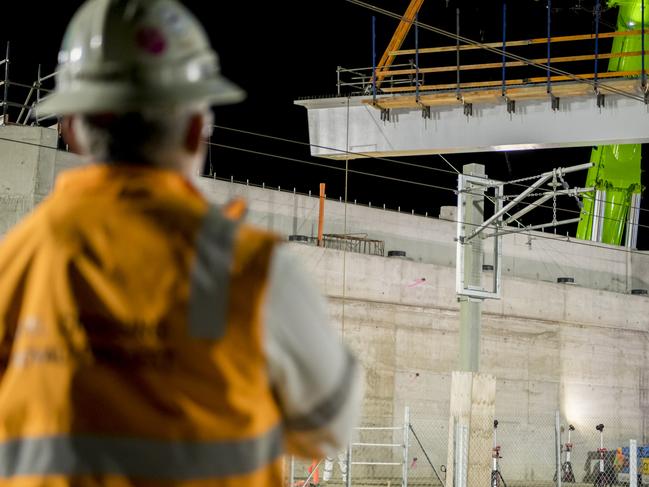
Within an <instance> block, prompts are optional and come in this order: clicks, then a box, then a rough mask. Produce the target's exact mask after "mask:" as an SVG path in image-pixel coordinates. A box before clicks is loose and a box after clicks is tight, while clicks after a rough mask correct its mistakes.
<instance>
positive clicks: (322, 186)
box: [318, 183, 325, 247]
mask: <svg viewBox="0 0 649 487" xmlns="http://www.w3.org/2000/svg"><path fill="white" fill-rule="evenodd" d="M324 204H325V183H320V214H319V215H318V247H323V244H324V242H323V240H322V235H323V232H324Z"/></svg>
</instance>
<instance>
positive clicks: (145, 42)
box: [135, 27, 167, 55]
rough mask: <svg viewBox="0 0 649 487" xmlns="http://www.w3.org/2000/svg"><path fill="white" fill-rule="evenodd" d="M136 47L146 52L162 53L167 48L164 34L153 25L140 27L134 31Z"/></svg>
mask: <svg viewBox="0 0 649 487" xmlns="http://www.w3.org/2000/svg"><path fill="white" fill-rule="evenodd" d="M135 38H136V41H137V45H138V47H140V49H142V50H143V51H145V52H146V53H148V54H153V55H158V54H162V53H163V52H164V51H165V50H166V49H167V40H166V39H165V36H164V34H163V33H162V32H161V31H160V30H159V29H157V28H155V27H141V28H140V29H138V30H137V32H136V33H135Z"/></svg>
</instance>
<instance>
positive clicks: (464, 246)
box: [455, 163, 594, 299]
mask: <svg viewBox="0 0 649 487" xmlns="http://www.w3.org/2000/svg"><path fill="white" fill-rule="evenodd" d="M592 166H593V164H592V163H586V164H580V165H577V166H571V167H566V168H558V169H553V170H552V171H549V172H546V173H543V174H540V175H539V176H538V178H537V180H536V181H535V182H534V183H533V184H532V185H530V186H528V187H527V188H526V189H525V190H524V191H523V192H522V193H520V194H518V195H516V196H513V195H512V197H505V196H504V194H503V193H504V187H505V186H506V185H507V184H508V183H504V182H501V181H496V180H493V179H487V178H483V177H476V176H470V175H466V174H460V175H459V176H458V191H457V195H458V196H457V198H458V199H457V211H458V222H457V233H456V242H457V254H456V289H455V291H456V293H457V294H458V295H459V296H466V297H469V298H475V299H499V298H500V280H501V273H502V270H501V260H502V237H503V235H506V234H512V233H520V232H521V231H529V230H541V229H544V228H548V227H557V226H560V225H568V224H574V223H577V222H578V221H579V218H572V219H568V220H557V219H556V206H553V208H555V214H554V216H553V219H552V221H551V222H549V223H543V224H540V225H533V226H523V225H522V224H521V223H520V222H519V221H518V220H519V219H520V218H521V217H522V216H524V215H526V214H527V213H529V212H530V211H532V210H534V209H536V208H538V207H539V206H541V205H543V204H544V203H545V202H546V201H548V200H550V199H553V201H554V202H555V203H556V198H557V196H570V197H577V196H578V195H580V194H583V193H591V192H592V191H593V189H594V188H569V187H567V183H565V181H564V180H563V176H565V175H566V174H570V173H573V172H577V171H582V170H586V169H590V168H591V167H592ZM528 179H529V178H528ZM524 180H526V179H524ZM524 180H523V181H524ZM557 180H560V181H561V183H558V182H556V181H557ZM520 181H521V180H518V181H516V182H520ZM549 181H551V182H552V184H551V186H552V189H551V190H547V189H543V188H542V186H543V185H545V184H546V183H548V182H549ZM564 183H565V184H564ZM559 187H563V189H558V188H559ZM487 191H493V195H492V196H488V195H486V194H485V193H486V192H487ZM537 191H540V192H538V193H537ZM470 196H471V197H476V196H477V197H483V198H484V199H485V200H490V201H492V202H493V214H492V216H491V217H489V218H487V219H486V220H485V221H484V222H481V223H476V224H475V225H471V224H468V223H467V211H469V210H470V208H467V204H468V203H469V202H470V200H468V198H469V197H470ZM530 197H536V198H537V199H535V200H534V201H532V202H530V203H527V204H525V203H524V200H525V199H526V198H530ZM505 200H510V201H509V202H508V203H507V204H504V201H505ZM521 204H524V206H523V207H522V208H521V209H520V210H518V211H517V212H516V213H514V214H510V213H509V212H510V211H512V210H513V209H514V208H515V207H516V206H518V205H521ZM514 223H517V224H518V225H519V227H513V226H512V227H509V225H510V224H511V225H513V224H514ZM508 227H509V228H508ZM488 228H491V229H492V230H493V232H492V233H489V234H485V230H487V229H488ZM486 238H493V279H492V285H491V287H490V288H488V289H487V288H484V287H482V286H469V285H467V284H466V281H465V272H464V271H465V269H464V265H465V264H464V262H465V253H466V252H470V251H472V249H471V242H472V241H473V240H474V239H486ZM467 255H468V254H467ZM474 258H475V257H474Z"/></svg>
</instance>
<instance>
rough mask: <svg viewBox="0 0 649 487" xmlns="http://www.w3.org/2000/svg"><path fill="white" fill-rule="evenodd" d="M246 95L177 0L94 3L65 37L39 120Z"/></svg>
mask: <svg viewBox="0 0 649 487" xmlns="http://www.w3.org/2000/svg"><path fill="white" fill-rule="evenodd" d="M243 98H245V92H244V91H243V90H242V89H240V88H239V87H238V86H236V85H235V84H233V83H232V82H230V81H228V80H227V79H225V78H224V77H223V76H221V74H220V67H219V60H218V56H217V54H216V52H214V50H213V49H212V48H211V46H210V43H209V40H208V37H207V34H206V33H205V30H204V29H203V27H202V26H201V24H200V23H199V22H198V20H197V19H196V18H195V17H194V16H193V15H192V14H191V13H190V12H189V11H188V10H187V9H186V8H185V7H184V6H183V5H181V4H180V3H179V2H178V1H176V0H87V1H86V3H84V4H83V5H82V6H81V8H80V9H79V10H78V11H77V13H76V14H75V15H74V17H73V18H72V21H71V22H70V24H69V25H68V28H67V31H66V33H65V37H64V38H63V44H62V46H61V51H60V53H59V66H58V73H57V75H56V89H55V90H54V92H53V93H52V94H51V95H49V96H48V97H46V98H44V99H43V101H42V102H41V103H40V104H39V105H38V106H37V109H36V110H37V113H38V116H40V117H42V116H48V115H67V114H73V113H82V114H92V113H115V112H127V111H137V110H139V109H143V108H146V107H151V106H167V105H186V104H192V103H206V104H211V105H226V104H230V103H236V102H239V101H241V100H243Z"/></svg>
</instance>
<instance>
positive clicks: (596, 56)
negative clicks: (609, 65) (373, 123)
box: [337, 18, 649, 96]
mask: <svg viewBox="0 0 649 487" xmlns="http://www.w3.org/2000/svg"><path fill="white" fill-rule="evenodd" d="M503 22H506V18H504V20H503ZM548 32H550V31H548ZM643 33H645V34H649V29H644V28H643V29H636V30H630V31H613V32H604V33H600V32H599V31H598V32H597V34H578V35H569V36H556V37H552V36H550V35H548V37H541V38H533V39H527V40H514V41H507V40H506V39H504V40H503V41H500V42H493V43H482V44H476V45H474V44H468V45H458V44H456V45H453V46H451V45H447V46H439V47H431V48H419V47H418V46H416V48H415V49H403V50H398V51H393V52H390V55H391V56H401V55H416V56H417V62H415V63H413V62H410V63H405V64H403V63H402V64H395V65H392V66H390V67H389V68H385V69H376V71H374V68H372V67H361V68H342V67H338V70H337V88H338V93H339V94H340V92H341V88H344V87H350V88H351V89H352V90H359V91H362V92H365V93H369V90H370V89H371V88H372V87H373V86H374V84H375V83H376V79H377V78H381V79H384V78H387V77H389V78H390V82H389V85H383V86H378V83H376V85H377V86H376V88H377V91H378V93H383V94H386V93H404V92H417V93H419V92H420V91H421V90H426V91H437V90H445V89H451V88H455V89H456V90H463V89H467V88H481V87H488V86H493V87H496V86H502V94H503V96H506V95H507V88H508V87H510V86H513V85H521V84H524V85H528V84H535V83H539V84H542V83H546V84H548V93H550V94H551V93H552V91H551V88H552V83H554V82H557V81H580V80H582V81H581V82H589V83H591V84H593V81H592V80H595V83H596V82H597V80H598V79H599V78H607V77H639V76H644V73H645V71H644V70H642V71H637V72H636V71H625V72H619V73H615V74H614V73H597V72H595V73H592V72H588V73H582V74H574V75H569V76H565V75H563V74H561V75H557V76H552V75H550V74H547V75H546V76H543V77H531V78H522V79H506V78H504V77H503V79H502V80H501V81H499V82H496V81H493V82H492V81H485V82H481V81H476V82H468V83H467V82H463V83H460V82H459V81H457V82H456V83H444V84H434V83H430V80H427V81H429V83H428V84H427V85H425V84H424V83H423V81H422V76H423V75H424V74H427V75H430V74H433V73H452V72H456V71H457V72H458V73H459V72H460V71H463V72H468V71H477V70H490V69H492V70H495V69H499V70H502V71H503V73H505V72H506V71H505V70H506V69H507V70H508V69H509V68H522V67H525V68H529V67H530V66H536V65H546V64H547V65H548V66H550V64H557V63H572V62H585V61H592V60H602V59H619V58H629V57H639V56H640V57H643V59H644V56H645V55H646V53H645V51H644V50H642V51H634V52H619V53H606V54H602V53H599V52H598V51H597V49H596V51H595V52H594V53H592V52H587V53H584V54H581V55H573V56H561V57H559V56H557V57H551V54H550V52H551V51H550V50H549V49H548V54H547V56H546V57H544V58H533V59H525V58H521V56H518V58H517V60H512V61H507V60H506V58H505V56H503V58H502V60H501V61H500V62H490V63H481V64H464V65H462V64H456V65H453V66H450V65H449V66H428V67H426V66H421V65H420V63H419V54H433V53H450V52H455V51H458V52H459V51H469V50H479V49H486V50H487V51H488V52H489V48H492V47H496V48H501V47H502V48H503V51H504V50H505V49H510V48H514V47H521V48H523V47H525V46H531V45H542V44H548V46H549V45H550V44H553V43H564V42H577V41H592V40H594V39H596V40H601V39H606V38H618V37H632V36H642V37H644V36H643ZM348 73H349V74H352V75H353V76H351V77H350V76H341V74H348ZM440 81H442V80H440ZM404 85H405V86H404Z"/></svg>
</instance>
